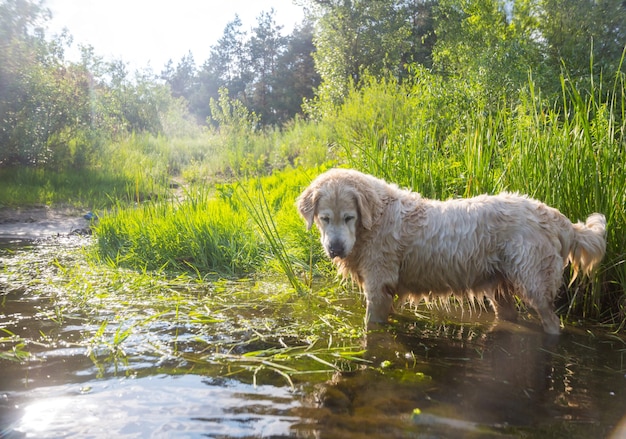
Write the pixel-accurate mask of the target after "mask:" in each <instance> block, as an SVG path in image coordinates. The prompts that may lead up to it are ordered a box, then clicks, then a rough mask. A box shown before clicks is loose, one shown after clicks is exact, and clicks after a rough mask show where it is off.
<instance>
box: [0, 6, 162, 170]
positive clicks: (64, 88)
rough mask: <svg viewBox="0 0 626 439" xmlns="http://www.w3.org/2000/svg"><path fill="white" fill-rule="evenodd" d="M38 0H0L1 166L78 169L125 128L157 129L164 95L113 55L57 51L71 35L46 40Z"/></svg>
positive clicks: (88, 50) (86, 49)
mask: <svg viewBox="0 0 626 439" xmlns="http://www.w3.org/2000/svg"><path fill="white" fill-rule="evenodd" d="M47 16H48V12H47V11H46V10H45V9H44V8H43V6H42V2H39V3H35V2H32V1H29V0H7V1H5V2H3V3H2V4H0V22H1V23H3V26H2V31H1V32H0V81H1V84H0V85H1V89H2V93H1V94H0V145H1V146H2V148H1V149H0V167H5V166H14V165H21V166H31V167H45V168H47V169H54V170H64V169H85V168H87V167H89V166H91V165H93V164H94V162H95V161H97V159H98V158H99V157H100V155H99V154H100V153H101V148H102V146H103V145H104V144H105V143H106V142H108V141H111V140H116V139H119V138H120V137H122V136H125V135H128V134H130V133H132V132H150V133H153V134H156V133H157V132H159V131H161V129H162V126H161V114H162V113H165V112H167V111H168V108H169V107H170V106H172V105H173V103H174V102H173V100H172V98H171V95H170V94H169V93H166V92H165V89H164V87H163V86H161V85H159V84H157V83H156V82H155V81H154V78H153V77H152V76H150V75H146V74H137V75H136V76H135V78H134V79H132V80H131V79H129V77H128V73H127V71H126V67H125V65H124V64H123V63H122V62H120V61H113V62H104V61H103V60H102V59H101V58H99V57H97V56H95V55H94V51H93V49H92V48H90V47H83V48H82V59H81V61H80V62H78V63H73V62H68V61H66V60H65V58H64V54H63V49H64V47H66V46H67V45H69V42H70V41H71V38H70V37H69V36H68V35H66V34H62V35H61V36H58V37H56V38H54V39H52V40H51V41H48V40H47V39H46V36H45V33H44V30H43V24H44V23H45V20H46V19H47Z"/></svg>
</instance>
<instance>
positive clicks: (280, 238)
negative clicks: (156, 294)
mask: <svg viewBox="0 0 626 439" xmlns="http://www.w3.org/2000/svg"><path fill="white" fill-rule="evenodd" d="M318 171H319V172H321V170H315V172H313V173H307V172H303V171H302V170H295V169H286V170H284V171H280V172H276V173H274V174H273V175H270V176H266V177H262V178H253V179H249V180H242V181H241V182H236V183H223V184H218V185H215V186H213V187H205V186H198V187H196V188H195V189H191V190H189V191H188V192H187V194H186V196H185V197H184V198H183V199H181V200H180V201H178V200H170V201H165V202H158V201H157V202H149V203H141V204H139V205H138V206H136V207H135V206H132V207H122V206H118V208H116V209H115V210H114V211H113V212H111V213H110V214H107V215H103V217H102V218H101V219H100V221H99V224H98V225H97V226H96V228H95V234H96V237H97V238H96V239H97V247H96V248H97V251H96V257H97V258H98V259H99V260H102V261H106V262H107V263H109V264H110V265H112V266H120V267H126V268H133V269H138V270H168V271H178V270H183V271H192V272H195V273H198V274H199V275H200V276H201V277H202V276H204V275H206V274H210V273H214V274H216V275H218V276H226V277H239V276H247V275H250V274H253V273H262V272H267V271H270V272H276V271H278V272H281V273H284V274H286V275H287V277H288V279H289V280H290V282H291V283H292V285H293V286H294V287H295V288H296V289H298V290H301V289H302V288H303V285H301V283H300V280H299V277H300V276H299V274H300V273H306V272H308V273H310V272H311V271H312V270H313V265H314V264H316V263H317V262H318V261H320V260H321V259H322V255H321V252H320V250H316V251H315V254H314V255H312V254H311V239H312V236H311V234H310V233H309V232H307V231H306V229H305V227H304V226H303V224H302V221H301V220H300V218H299V217H298V215H297V213H296V211H295V207H294V202H295V198H296V197H297V196H298V194H299V193H300V192H301V191H302V189H303V188H304V187H305V186H306V185H308V183H309V182H310V180H311V179H312V177H313V175H315V174H316V173H317V172H318ZM309 277H310V276H309Z"/></svg>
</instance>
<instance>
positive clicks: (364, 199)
mask: <svg viewBox="0 0 626 439" xmlns="http://www.w3.org/2000/svg"><path fill="white" fill-rule="evenodd" d="M296 204H297V207H298V212H300V215H302V216H303V217H304V219H305V220H306V222H307V227H308V228H309V229H310V228H311V226H312V225H313V223H315V225H316V226H317V228H318V229H319V231H320V234H321V241H322V245H323V247H324V250H325V251H326V254H327V255H328V256H329V257H330V258H331V259H334V258H340V259H343V258H346V257H347V256H348V255H349V254H350V253H351V252H352V249H353V248H354V244H355V243H356V240H357V235H358V230H359V228H360V227H363V228H364V229H367V230H369V229H371V228H372V225H373V220H374V215H375V212H377V211H378V210H379V208H380V201H379V197H377V194H376V193H375V191H374V190H373V187H372V182H371V181H370V180H369V179H368V178H367V176H365V175H364V174H361V173H360V172H357V171H351V170H347V169H333V170H330V171H328V172H326V173H324V174H322V175H320V176H319V177H317V178H316V179H315V180H314V181H313V182H312V183H311V184H310V185H309V187H308V188H306V189H305V190H304V192H302V194H301V195H300V197H298V200H297V202H296Z"/></svg>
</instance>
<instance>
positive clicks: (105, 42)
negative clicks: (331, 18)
mask: <svg viewBox="0 0 626 439" xmlns="http://www.w3.org/2000/svg"><path fill="white" fill-rule="evenodd" d="M45 6H46V7H47V8H48V9H50V11H51V12H52V19H51V20H50V21H49V22H48V29H47V34H48V35H54V34H59V33H60V32H61V31H62V30H63V29H64V28H67V30H68V31H69V33H70V34H71V35H72V37H73V41H74V43H73V45H72V48H71V49H70V50H68V51H66V57H67V58H68V59H70V60H72V61H77V60H78V54H79V51H78V44H79V43H80V44H84V45H91V46H93V48H94V51H95V53H96V55H98V56H102V57H104V58H105V59H107V60H113V59H115V60H119V59H121V60H122V61H124V62H126V63H127V64H128V66H129V67H130V69H131V70H143V69H146V68H149V69H152V70H153V71H155V72H160V71H161V70H162V69H163V67H164V66H165V64H166V63H167V62H168V60H170V59H171V60H172V61H173V62H174V65H176V64H177V63H178V61H180V59H181V58H182V57H183V56H185V55H187V54H188V53H189V52H191V53H192V54H193V57H194V60H195V62H196V65H201V64H202V63H204V61H206V60H207V59H208V57H209V54H210V51H211V46H213V45H215V44H216V43H217V40H218V39H219V38H220V37H221V36H222V35H223V32H224V27H225V26H226V24H228V23H229V22H230V21H232V20H233V19H234V18H235V14H237V15H239V17H240V18H241V20H242V23H243V26H242V30H244V31H246V32H249V31H250V30H251V29H252V28H253V27H255V25H256V23H257V18H258V17H259V15H260V14H261V13H262V12H269V11H270V10H271V9H272V8H274V11H275V20H276V22H277V24H278V25H281V26H283V30H282V33H283V35H287V34H289V33H291V31H292V30H293V28H294V26H295V25H297V24H300V23H301V22H302V20H303V17H304V13H303V8H302V7H301V6H296V5H295V4H294V3H293V0H80V1H76V0H47V1H46V3H45Z"/></svg>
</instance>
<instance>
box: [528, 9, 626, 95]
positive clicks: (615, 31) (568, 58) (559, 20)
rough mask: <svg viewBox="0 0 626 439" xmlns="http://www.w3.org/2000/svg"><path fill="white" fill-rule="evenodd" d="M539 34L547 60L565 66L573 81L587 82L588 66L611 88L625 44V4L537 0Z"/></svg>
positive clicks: (554, 66) (557, 65) (556, 68)
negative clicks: (581, 79)
mask: <svg viewBox="0 0 626 439" xmlns="http://www.w3.org/2000/svg"><path fill="white" fill-rule="evenodd" d="M537 3H538V4H539V5H538V10H539V12H538V14H539V20H538V31H539V32H540V34H541V37H542V38H541V39H542V43H543V50H544V52H545V54H546V61H547V63H548V64H550V65H551V66H552V68H553V70H556V71H559V69H560V68H561V67H562V66H564V68H565V69H566V73H567V74H568V76H569V77H570V78H573V79H575V80H577V79H580V78H584V79H587V78H588V77H589V74H590V66H591V68H592V69H593V72H594V73H595V74H596V75H597V76H596V78H598V77H599V76H600V75H601V74H602V75H603V76H604V79H605V80H606V84H605V85H608V87H607V88H609V89H610V88H611V87H612V81H613V78H614V74H615V73H616V72H617V71H618V66H619V63H620V60H621V55H622V53H623V51H624V48H625V45H626V2H624V1H618V0H596V1H588V0H540V1H537Z"/></svg>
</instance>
